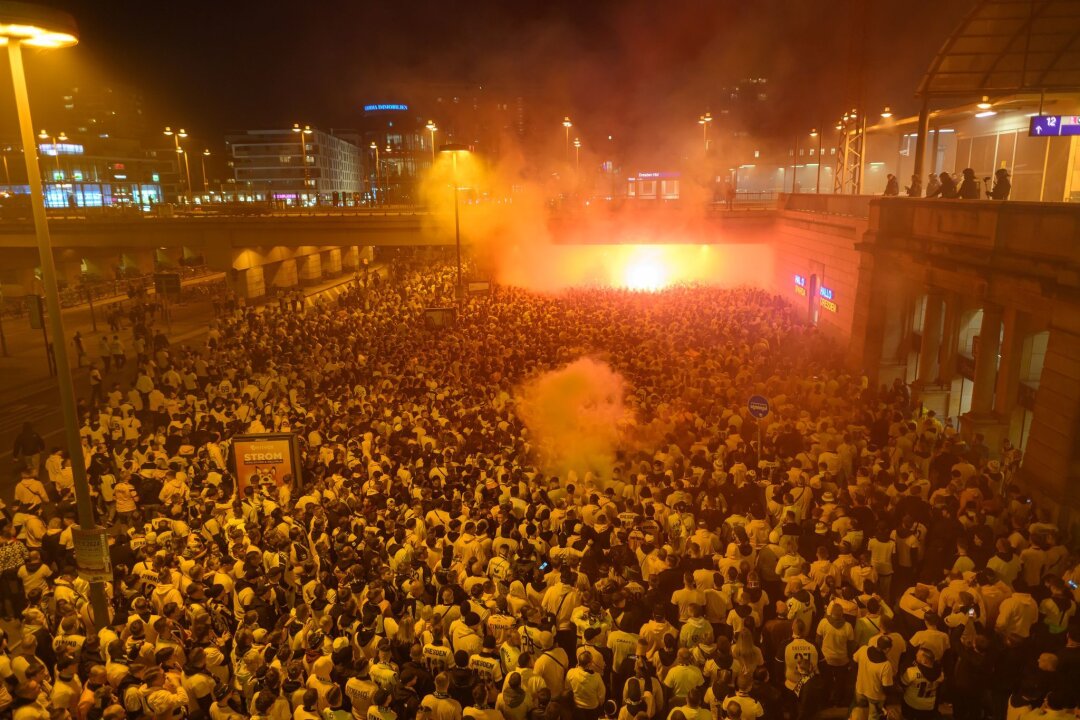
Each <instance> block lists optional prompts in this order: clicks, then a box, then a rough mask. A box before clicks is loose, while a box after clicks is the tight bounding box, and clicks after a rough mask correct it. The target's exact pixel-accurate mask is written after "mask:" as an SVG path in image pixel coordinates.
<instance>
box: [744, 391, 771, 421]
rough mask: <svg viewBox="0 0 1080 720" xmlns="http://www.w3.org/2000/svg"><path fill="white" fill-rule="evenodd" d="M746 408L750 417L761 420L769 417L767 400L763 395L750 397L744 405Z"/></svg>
mask: <svg viewBox="0 0 1080 720" xmlns="http://www.w3.org/2000/svg"><path fill="white" fill-rule="evenodd" d="M746 408H747V409H748V410H749V411H750V414H751V415H753V416H754V417H756V418H757V419H758V420H761V419H762V418H765V417H768V415H769V400H768V398H766V397H764V396H763V395H751V396H750V400H749V401H747V403H746Z"/></svg>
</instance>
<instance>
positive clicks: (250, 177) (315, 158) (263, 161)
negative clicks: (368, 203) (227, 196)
mask: <svg viewBox="0 0 1080 720" xmlns="http://www.w3.org/2000/svg"><path fill="white" fill-rule="evenodd" d="M356 137H357V134H356V133H355V132H353V131H335V130H330V131H324V130H319V129H315V128H312V130H311V133H310V134H306V133H301V132H295V131H294V130H293V129H292V128H285V129H277V130H247V131H244V132H236V133H230V134H229V135H228V136H226V138H225V144H226V147H227V154H228V158H229V165H230V168H231V170H232V178H231V180H230V184H231V185H233V188H232V194H233V195H235V196H236V197H237V198H238V199H243V200H248V201H253V202H259V201H267V202H272V203H278V204H286V205H298V206H311V205H333V204H344V205H353V204H356V203H357V202H359V196H360V193H361V192H362V190H363V187H362V181H361V175H362V170H361V158H360V148H358V147H357V146H356V144H355V140H356ZM350 139H352V140H353V142H350V141H349V140H350ZM301 148H303V150H301Z"/></svg>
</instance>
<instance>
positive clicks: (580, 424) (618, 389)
mask: <svg viewBox="0 0 1080 720" xmlns="http://www.w3.org/2000/svg"><path fill="white" fill-rule="evenodd" d="M626 391H627V389H626V382H625V381H624V379H623V377H622V376H621V375H620V374H618V373H617V372H615V371H614V370H612V369H611V368H610V367H609V366H608V365H606V364H605V363H603V362H600V361H598V360H595V359H593V358H588V357H585V358H580V359H578V360H576V361H574V362H572V363H570V364H569V365H567V366H565V367H563V368H561V369H558V370H553V371H551V372H547V373H544V374H542V375H539V376H538V377H535V378H533V379H532V380H530V381H528V382H526V383H525V384H523V385H522V386H521V387H519V388H518V389H517V391H516V393H515V400H516V403H517V410H518V415H519V416H520V417H521V419H522V421H524V423H525V425H526V426H527V427H528V428H529V433H530V435H531V437H532V439H533V443H534V447H533V450H534V453H535V455H536V456H537V459H538V461H539V462H540V464H541V467H542V468H543V469H544V472H546V473H548V474H558V475H561V476H564V477H565V476H566V474H567V473H569V472H571V471H573V472H575V473H577V475H578V476H579V477H580V476H583V475H584V474H585V473H587V472H591V473H593V474H594V475H596V476H599V477H600V478H605V479H606V478H609V477H610V476H611V470H612V467H613V466H614V463H615V451H616V449H617V447H618V444H619V440H620V437H621V435H622V428H623V427H624V426H625V425H626V424H627V423H628V422H630V420H631V417H630V413H629V411H628V409H627V407H626V404H625V402H624V399H625V397H626Z"/></svg>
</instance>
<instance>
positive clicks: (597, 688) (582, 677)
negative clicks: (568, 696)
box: [566, 652, 607, 712]
mask: <svg viewBox="0 0 1080 720" xmlns="http://www.w3.org/2000/svg"><path fill="white" fill-rule="evenodd" d="M566 685H567V687H568V688H569V690H570V692H571V693H572V694H573V696H574V707H575V708H577V709H579V710H584V711H586V712H588V711H594V710H596V709H597V708H599V707H600V706H601V705H603V703H604V699H605V698H606V697H607V689H606V688H605V687H604V680H603V679H602V678H601V677H600V673H598V672H594V671H593V669H592V655H591V654H590V653H587V652H583V653H581V654H579V655H578V664H577V666H576V667H573V668H571V669H570V670H568V671H567V672H566Z"/></svg>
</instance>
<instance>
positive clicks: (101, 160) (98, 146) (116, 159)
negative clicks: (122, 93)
mask: <svg viewBox="0 0 1080 720" xmlns="http://www.w3.org/2000/svg"><path fill="white" fill-rule="evenodd" d="M171 155H172V154H171V153H170V154H169V156H165V155H164V154H162V155H159V154H158V152H157V151H155V150H145V149H144V148H143V147H142V145H141V144H140V143H139V142H138V141H135V140H120V139H114V138H93V137H86V138H85V139H81V140H74V139H66V138H64V139H61V138H59V137H51V136H49V137H46V138H42V140H41V142H40V143H39V144H38V157H39V158H40V162H41V175H42V181H43V182H44V185H45V206H46V207H47V208H68V207H70V208H97V207H131V208H139V209H141V210H149V209H151V208H152V207H153V206H154V205H158V204H160V203H162V202H169V201H171V199H172V198H173V196H174V195H175V193H176V192H177V190H176V188H177V178H178V176H177V171H176V160H175V158H174V157H172V156H171ZM0 158H2V163H3V173H4V175H3V178H2V179H3V185H0V192H3V193H6V194H9V195H28V194H29V185H28V184H27V179H26V170H25V167H24V165H23V157H22V148H20V147H18V146H15V145H5V146H3V147H2V148H0Z"/></svg>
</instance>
